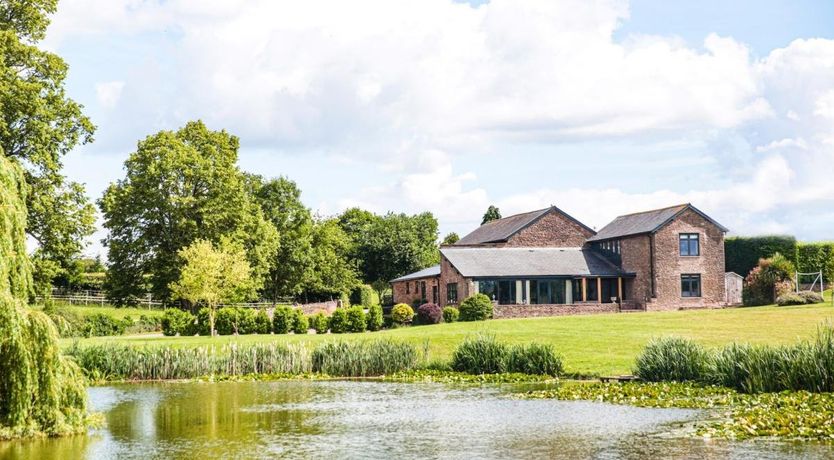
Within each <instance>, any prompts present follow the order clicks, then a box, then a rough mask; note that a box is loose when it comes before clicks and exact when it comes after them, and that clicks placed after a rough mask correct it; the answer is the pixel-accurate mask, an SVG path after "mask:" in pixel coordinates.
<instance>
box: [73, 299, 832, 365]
mask: <svg viewBox="0 0 834 460" xmlns="http://www.w3.org/2000/svg"><path fill="white" fill-rule="evenodd" d="M145 311H147V310H145ZM133 315H137V317H138V313H131V316H133ZM826 320H831V321H834V308H832V307H831V304H830V303H826V304H817V305H809V306H796V307H775V306H767V307H752V308H729V309H723V310H693V311H673V312H662V313H621V314H605V315H588V316H562V317H555V318H529V319H505V320H491V321H485V322H474V323H452V324H439V325H434V326H414V327H408V328H401V329H393V330H386V331H382V332H367V333H364V334H344V335H341V336H338V337H339V338H341V339H346V340H362V339H377V338H379V339H382V338H386V339H393V340H403V341H408V342H412V343H415V344H418V345H422V344H424V343H426V342H428V344H429V350H430V359H447V358H448V357H449V356H450V355H451V353H452V350H453V349H454V347H455V345H456V344H458V343H459V342H460V341H461V340H463V339H464V338H465V337H467V336H470V335H473V334H477V333H479V332H488V333H491V334H494V335H495V336H496V337H497V338H498V339H500V340H503V341H506V342H513V343H518V342H530V341H539V342H545V343H551V344H553V345H554V346H555V347H556V349H557V350H558V351H559V353H561V354H562V355H563V356H564V358H565V367H566V370H567V371H568V372H571V373H580V374H596V375H608V374H622V373H628V372H630V369H631V366H632V363H633V362H634V358H635V356H636V355H637V353H638V352H639V351H640V349H641V348H642V347H643V346H644V345H645V344H646V342H648V341H649V340H650V339H651V338H652V337H658V336H663V335H671V334H675V335H681V336H685V337H691V338H693V339H695V340H697V341H698V342H700V343H702V344H704V345H707V346H719V345H723V344H726V343H729V342H733V341H738V342H751V343H761V344H764V343H769V344H776V343H789V342H794V341H796V340H797V339H809V338H812V337H813V335H814V333H815V331H816V328H817V326H818V325H820V324H821V323H823V322H824V321H826ZM333 338H334V336H333V335H247V336H222V337H215V338H211V337H163V336H161V335H153V336H148V335H144V336H120V337H96V338H90V339H81V340H80V343H81V344H82V345H86V344H97V343H106V342H117V343H125V344H131V345H137V346H141V345H174V346H196V345H207V344H216V345H221V344H227V343H240V344H245V343H263V342H270V341H279V342H301V341H305V342H309V343H317V342H320V341H322V340H332V339H333ZM62 342H63V344H64V345H69V344H71V343H72V342H73V340H72V339H64V340H63V341H62Z"/></svg>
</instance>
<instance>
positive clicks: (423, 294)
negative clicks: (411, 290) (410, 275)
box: [420, 281, 426, 303]
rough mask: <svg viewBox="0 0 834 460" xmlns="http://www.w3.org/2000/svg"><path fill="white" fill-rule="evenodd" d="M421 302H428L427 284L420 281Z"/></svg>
mask: <svg viewBox="0 0 834 460" xmlns="http://www.w3.org/2000/svg"><path fill="white" fill-rule="evenodd" d="M420 300H422V301H423V303H425V302H426V282H425V281H420Z"/></svg>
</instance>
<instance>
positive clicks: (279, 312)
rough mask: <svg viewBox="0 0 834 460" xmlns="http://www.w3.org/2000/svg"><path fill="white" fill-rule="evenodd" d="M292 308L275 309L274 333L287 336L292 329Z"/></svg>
mask: <svg viewBox="0 0 834 460" xmlns="http://www.w3.org/2000/svg"><path fill="white" fill-rule="evenodd" d="M292 310H293V309H292V308H291V307H288V306H286V305H279V306H277V307H275V311H273V312H272V332H274V333H276V334H287V333H289V332H290V329H292V318H293V312H292Z"/></svg>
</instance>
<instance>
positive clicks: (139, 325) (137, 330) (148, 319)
mask: <svg viewBox="0 0 834 460" xmlns="http://www.w3.org/2000/svg"><path fill="white" fill-rule="evenodd" d="M129 318H130V317H129V316H128V317H125V319H126V320H127V319H129ZM161 320H162V319H161V318H160V317H158V316H147V315H139V320H138V321H136V322H133V321H130V323H129V324H128V323H125V325H126V326H127V327H126V328H125V334H141V333H144V332H158V331H161V330H162V322H161ZM192 330H193V325H192Z"/></svg>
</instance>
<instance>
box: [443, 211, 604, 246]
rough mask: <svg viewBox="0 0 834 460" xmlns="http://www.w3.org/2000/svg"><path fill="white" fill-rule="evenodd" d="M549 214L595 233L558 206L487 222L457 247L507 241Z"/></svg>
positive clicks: (464, 238) (465, 237)
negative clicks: (558, 215)
mask: <svg viewBox="0 0 834 460" xmlns="http://www.w3.org/2000/svg"><path fill="white" fill-rule="evenodd" d="M549 212H558V213H560V214H562V215H563V216H565V217H567V218H568V219H569V220H572V221H574V222H576V223H577V224H579V225H581V226H583V227H585V228H587V229H588V230H589V231H591V232H593V231H594V230H593V229H592V228H590V227H588V226H587V225H585V224H583V223H582V222H579V221H578V220H576V219H574V218H573V217H571V216H570V215H568V213H566V212H564V211H562V210H561V209H559V208H557V207H556V206H551V207H549V208H544V209H539V210H536V211H530V212H525V213H521V214H515V215H513V216H509V217H504V218H503V219H497V220H493V221H491V222H487V223H485V224H484V225H481V226H480V227H478V228H476V229H475V230H473V231H472V232H471V233H469V234H468V235H466V236H464V237H463V238H461V239H460V240H458V242H457V243H455V245H458V246H465V245H473V244H483V243H495V242H499V241H507V240H508V239H509V238H510V237H511V236H513V235H515V234H516V233H518V232H519V231H521V230H522V229H524V228H525V227H527V226H529V225H532V224H533V223H535V222H536V221H537V220H539V219H540V218H541V217H543V216H544V215H546V214H547V213H549Z"/></svg>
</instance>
